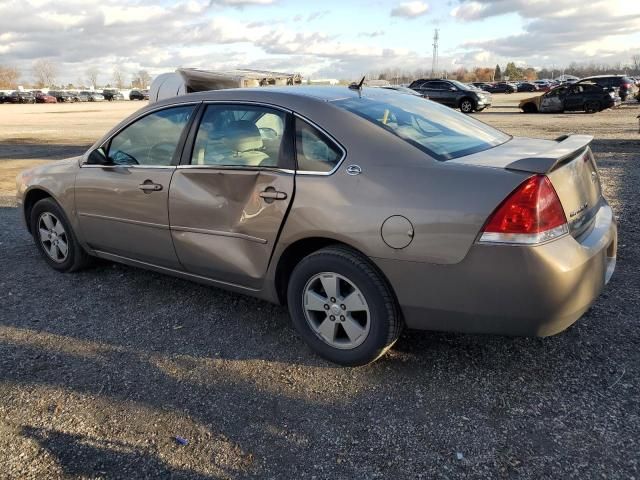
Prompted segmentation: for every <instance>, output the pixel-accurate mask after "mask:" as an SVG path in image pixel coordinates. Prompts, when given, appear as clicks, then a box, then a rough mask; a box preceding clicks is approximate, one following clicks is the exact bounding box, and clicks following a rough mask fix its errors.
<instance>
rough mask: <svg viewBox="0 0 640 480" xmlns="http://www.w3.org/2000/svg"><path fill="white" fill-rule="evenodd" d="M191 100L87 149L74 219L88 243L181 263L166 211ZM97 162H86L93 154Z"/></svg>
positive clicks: (96, 247)
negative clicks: (170, 185)
mask: <svg viewBox="0 0 640 480" xmlns="http://www.w3.org/2000/svg"><path fill="white" fill-rule="evenodd" d="M195 108H196V107H195V105H182V106H178V107H171V108H166V109H164V110H160V111H157V112H153V113H150V114H148V115H145V116H144V117H142V118H140V119H138V120H136V121H135V122H133V123H132V124H130V125H128V126H127V127H125V128H124V129H122V130H121V131H120V132H118V133H117V134H116V135H115V136H113V137H112V138H111V139H110V140H109V141H108V142H107V143H106V144H105V145H103V146H102V147H100V148H99V149H98V150H95V151H94V152H92V154H91V155H90V156H89V159H88V161H87V162H86V163H84V164H83V165H82V166H81V168H80V169H79V172H78V175H77V176H76V184H75V200H76V208H77V212H78V222H79V224H80V229H81V231H82V235H83V238H84V239H85V241H86V242H87V243H88V244H89V246H90V247H91V248H92V249H94V250H97V251H98V252H103V253H107V254H112V255H117V256H120V257H126V258H130V259H134V260H138V261H142V262H146V263H150V264H153V265H159V266H164V267H169V268H174V269H179V268H180V263H179V262H178V259H177V257H176V254H175V251H174V248H173V243H172V241H171V233H170V232H169V216H168V210H167V203H168V194H169V184H170V183H171V177H172V176H173V172H174V171H175V168H176V167H175V165H176V164H177V162H178V160H179V158H180V154H181V152H182V148H181V147H182V145H183V143H184V135H183V133H185V130H186V128H185V127H186V126H187V125H188V124H189V122H190V120H191V117H192V115H193V112H194V110H195ZM96 156H97V157H98V159H101V161H100V162H95V163H90V161H91V159H92V158H94V157H96Z"/></svg>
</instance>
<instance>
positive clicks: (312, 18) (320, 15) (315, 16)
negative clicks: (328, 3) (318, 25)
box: [307, 10, 331, 22]
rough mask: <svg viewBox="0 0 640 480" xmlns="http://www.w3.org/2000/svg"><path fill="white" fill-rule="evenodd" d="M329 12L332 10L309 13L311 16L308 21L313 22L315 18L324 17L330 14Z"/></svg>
mask: <svg viewBox="0 0 640 480" xmlns="http://www.w3.org/2000/svg"><path fill="white" fill-rule="evenodd" d="M329 13H331V11H329V10H320V11H318V12H311V13H310V14H309V16H308V17H307V22H312V21H314V20H318V19H319V18H322V17H324V16H326V15H328V14H329Z"/></svg>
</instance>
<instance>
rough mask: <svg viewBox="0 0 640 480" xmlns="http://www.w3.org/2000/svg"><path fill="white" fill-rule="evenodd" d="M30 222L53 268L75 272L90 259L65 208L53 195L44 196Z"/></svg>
mask: <svg viewBox="0 0 640 480" xmlns="http://www.w3.org/2000/svg"><path fill="white" fill-rule="evenodd" d="M30 225H31V233H32V235H33V239H34V241H35V243H36V246H37V248H38V250H39V251H40V253H41V254H42V256H43V257H44V259H45V261H46V262H47V263H48V264H49V266H50V267H51V268H53V269H55V270H58V271H59V272H73V271H76V270H79V269H81V268H83V267H85V266H86V265H87V264H88V263H89V262H90V257H89V255H88V254H87V253H86V252H85V251H84V249H83V248H82V246H81V245H80V243H79V242H78V239H77V238H76V236H75V233H74V232H73V229H72V228H71V225H70V224H69V221H68V220H67V217H66V215H65V214H64V212H63V211H62V208H60V206H59V205H58V204H57V203H56V202H55V201H54V200H53V199H52V198H43V199H42V200H40V201H38V202H37V203H36V204H35V205H34V206H33V209H32V210H31V217H30Z"/></svg>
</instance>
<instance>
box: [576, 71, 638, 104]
mask: <svg viewBox="0 0 640 480" xmlns="http://www.w3.org/2000/svg"><path fill="white" fill-rule="evenodd" d="M584 82H589V83H597V84H598V85H600V86H601V87H603V88H608V89H615V90H617V92H618V95H619V96H620V98H621V99H622V101H623V102H624V101H625V100H626V99H627V98H629V97H632V98H633V97H634V96H635V94H636V93H637V92H638V87H637V86H636V84H635V82H634V81H633V80H631V79H630V78H629V77H627V76H625V75H596V76H593V77H587V78H582V79H580V80H579V81H578V82H577V84H581V83H584Z"/></svg>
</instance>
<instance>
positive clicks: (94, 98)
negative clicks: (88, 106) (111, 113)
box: [81, 91, 104, 102]
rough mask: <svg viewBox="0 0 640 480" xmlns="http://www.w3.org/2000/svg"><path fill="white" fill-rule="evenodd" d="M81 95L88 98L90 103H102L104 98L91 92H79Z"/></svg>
mask: <svg viewBox="0 0 640 480" xmlns="http://www.w3.org/2000/svg"><path fill="white" fill-rule="evenodd" d="M81 93H83V94H84V95H86V96H87V97H89V101H90V102H102V101H104V96H103V95H102V94H101V93H98V92H91V91H84V92H81Z"/></svg>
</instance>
